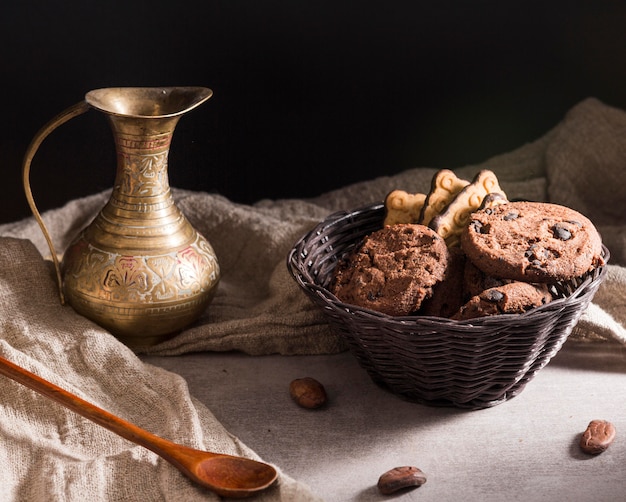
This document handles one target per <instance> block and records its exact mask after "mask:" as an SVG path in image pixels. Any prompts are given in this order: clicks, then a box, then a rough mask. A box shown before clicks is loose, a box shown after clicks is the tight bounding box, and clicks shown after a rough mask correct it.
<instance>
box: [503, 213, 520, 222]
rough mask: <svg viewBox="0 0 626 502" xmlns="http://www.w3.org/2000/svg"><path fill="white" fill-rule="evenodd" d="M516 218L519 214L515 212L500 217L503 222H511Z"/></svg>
mask: <svg viewBox="0 0 626 502" xmlns="http://www.w3.org/2000/svg"><path fill="white" fill-rule="evenodd" d="M517 218H519V213H518V212H517V211H511V212H508V213H506V214H505V215H504V216H503V217H502V219H503V220H504V221H512V220H516V219H517Z"/></svg>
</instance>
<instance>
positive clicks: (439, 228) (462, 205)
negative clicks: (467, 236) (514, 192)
mask: <svg viewBox="0 0 626 502" xmlns="http://www.w3.org/2000/svg"><path fill="white" fill-rule="evenodd" d="M494 193H497V194H498V195H497V196H496V195H493V196H492V197H491V198H487V200H486V201H485V198H486V197H488V196H489V194H494ZM504 201H506V195H505V193H504V191H503V190H502V188H500V185H499V183H498V178H497V177H496V175H495V174H494V173H493V172H492V171H489V170H488V169H483V170H482V171H480V172H479V173H478V174H477V175H476V176H475V177H474V179H473V180H472V182H471V183H469V184H468V185H467V186H465V187H464V188H463V189H462V190H461V191H460V192H459V193H457V194H456V196H455V197H454V199H453V200H452V201H451V202H450V203H449V204H448V205H447V206H446V207H445V208H444V209H443V210H442V211H440V212H439V214H437V215H435V216H434V217H433V218H432V220H431V221H430V223H429V226H430V228H432V229H433V230H434V231H435V232H437V233H438V234H439V235H441V236H442V237H443V238H444V239H445V241H446V242H447V243H448V246H457V245H459V240H460V235H461V233H462V232H463V229H464V228H465V227H466V226H467V223H468V222H469V219H470V216H471V214H472V213H473V212H474V211H476V210H478V209H479V208H480V207H481V206H482V205H487V206H489V207H491V206H495V205H498V204H499V203H501V202H504Z"/></svg>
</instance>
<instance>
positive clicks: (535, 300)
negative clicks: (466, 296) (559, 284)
mask: <svg viewBox="0 0 626 502" xmlns="http://www.w3.org/2000/svg"><path fill="white" fill-rule="evenodd" d="M550 301H552V295H551V294H550V291H549V290H548V287H547V286H546V285H545V284H530V283H528V282H520V281H514V282H509V283H507V284H503V285H502V286H496V287H494V288H490V289H486V290H485V291H482V292H481V293H479V294H478V295H476V296H474V297H472V298H471V299H470V300H469V301H468V302H467V303H466V304H465V305H463V306H462V307H461V308H460V309H459V311H458V312H457V313H456V314H454V315H453V316H452V319H457V320H463V319H474V318H476V317H485V316H490V315H497V314H521V313H523V312H526V311H527V310H530V309H532V308H534V307H539V306H540V305H544V304H546V303H548V302H550Z"/></svg>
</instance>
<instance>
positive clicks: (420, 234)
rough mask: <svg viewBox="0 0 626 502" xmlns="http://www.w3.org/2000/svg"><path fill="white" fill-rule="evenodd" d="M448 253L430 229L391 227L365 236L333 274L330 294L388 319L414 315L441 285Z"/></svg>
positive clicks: (402, 225)
mask: <svg viewBox="0 0 626 502" xmlns="http://www.w3.org/2000/svg"><path fill="white" fill-rule="evenodd" d="M448 260H449V251H448V247H447V246H446V243H445V242H444V240H443V239H442V238H441V237H440V236H439V235H437V234H436V233H435V232H434V231H433V230H431V229H430V228H428V227H426V226H424V225H416V224H398V225H390V226H386V227H384V228H382V229H381V230H378V231H376V232H373V233H371V234H370V235H368V236H366V237H365V239H364V240H363V243H362V244H361V245H360V246H359V247H358V248H357V249H355V250H354V251H353V252H352V253H351V254H350V255H349V256H348V257H347V258H346V259H345V260H344V261H343V262H342V263H340V264H339V265H338V266H337V267H336V269H335V275H334V280H333V284H332V285H331V292H332V293H333V294H334V295H335V296H336V297H337V298H339V300H341V301H342V302H345V303H351V304H353V305H357V306H359V307H363V308H367V309H371V310H375V311H378V312H382V313H385V314H388V315H392V316H404V315H409V314H412V313H414V312H415V311H417V310H419V308H420V306H421V305H422V302H423V301H424V300H426V299H427V298H430V296H432V292H433V287H434V286H435V285H436V284H437V283H439V282H440V281H442V280H443V278H444V277H445V273H446V269H447V266H448Z"/></svg>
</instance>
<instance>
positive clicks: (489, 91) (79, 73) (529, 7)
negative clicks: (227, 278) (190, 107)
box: [0, 0, 626, 222]
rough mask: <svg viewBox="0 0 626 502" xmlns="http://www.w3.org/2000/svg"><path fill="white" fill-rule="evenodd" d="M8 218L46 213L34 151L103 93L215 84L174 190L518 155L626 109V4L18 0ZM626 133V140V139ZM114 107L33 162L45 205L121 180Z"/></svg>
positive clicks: (7, 37)
mask: <svg viewBox="0 0 626 502" xmlns="http://www.w3.org/2000/svg"><path fill="white" fill-rule="evenodd" d="M0 9H1V16H0V58H1V59H0V71H1V76H2V83H1V86H2V87H1V90H2V100H3V102H2V115H1V116H2V124H1V127H2V134H1V136H0V140H1V144H0V169H1V173H2V189H1V192H0V199H1V202H0V222H7V221H13V220H16V219H19V218H22V217H25V216H28V215H30V211H29V209H28V206H27V204H26V201H25V198H24V195H23V190H22V182H21V161H22V157H23V155H24V152H25V149H26V147H27V145H28V143H29V141H30V140H31V138H32V137H33V135H34V134H35V133H36V131H37V130H38V129H39V128H40V127H41V126H43V125H44V124H45V123H46V122H47V121H48V120H50V119H51V118H52V117H53V116H54V115H56V114H57V113H59V112H61V111H62V110H63V109H65V108H66V107H67V106H70V105H72V104H74V103H76V102H77V101H80V100H81V99H82V98H83V96H84V94H85V93H86V92H87V91H89V90H91V89H95V88H99V87H108V86H161V85H202V86H207V87H210V88H211V89H213V91H214V96H213V98H211V100H209V102H208V103H207V104H204V105H203V106H201V107H200V108H198V109H196V110H194V111H193V112H191V113H190V114H188V115H185V116H184V117H183V118H182V119H181V121H180V123H179V125H178V127H177V129H176V133H175V134H174V142H173V144H172V148H171V152H170V182H171V185H172V186H175V187H181V188H189V189H194V190H202V191H208V192H219V193H221V194H223V195H225V196H227V197H229V198H230V199H232V200H234V201H237V202H242V203H253V202H255V201H257V200H259V199H262V198H283V197H309V196H315V195H318V194H320V193H322V192H324V191H326V190H329V189H334V188H339V187H341V186H343V185H346V184H348V183H352V182H356V181H360V180H364V179H371V178H374V177H376V176H380V175H389V174H394V173H397V172H399V171H401V170H404V169H407V168H410V167H415V166H421V167H449V168H455V167H461V166H463V165H468V164H474V163H478V162H482V161H484V160H486V159H488V158H489V157H491V156H493V155H496V154H499V153H504V152H506V151H510V150H513V149H515V148H517V147H519V146H522V145H523V144H524V143H527V142H529V141H533V140H535V139H537V138H539V137H541V136H542V135H543V134H545V133H546V132H547V131H548V130H549V129H551V128H552V127H554V126H555V125H556V124H557V123H558V122H559V121H560V120H561V119H562V118H563V115H564V114H565V113H566V112H567V110H569V109H570V108H571V107H572V106H574V105H575V104H576V103H578V102H580V101H581V100H583V99H585V98H587V97H591V96H593V97H596V98H598V99H600V100H602V101H603V102H605V103H607V104H609V105H613V106H616V107H619V108H626V36H625V33H626V2H624V1H623V0H613V1H611V0H594V1H586V2H576V1H564V0H557V1H548V0H542V1H540V2H539V1H528V0H526V1H502V0H499V1H487V0H483V1H468V0H437V1H436V2H435V1H430V2H424V1H419V0H411V1H394V0H386V1H378V2H375V1H371V0H361V1H352V2H345V1H338V0H335V1H305V0H283V1H280V0H269V1H264V0H224V1H213V0H203V1H196V0H179V1H178V2H171V1H168V2H165V1H163V0H152V1H150V2H131V1H125V2H121V1H101V2H95V1H84V0H64V1H63V2H51V1H43V0H42V1H38V2H34V1H28V0H22V1H19V2H18V1H16V0H14V1H13V2H11V3H9V2H3V5H2V7H0ZM625 141H626V138H625ZM113 148H114V147H113V141H112V136H111V133H110V130H109V126H108V124H107V122H106V120H105V118H104V116H103V115H101V114H100V113H98V112H95V111H91V112H90V113H88V114H86V115H82V116H80V117H78V118H76V119H74V120H73V121H71V122H70V123H68V124H66V125H64V126H62V127H61V129H59V130H57V131H56V132H55V133H53V134H52V135H51V136H50V137H48V139H47V140H46V141H45V142H44V144H43V145H42V147H41V149H40V151H39V152H38V153H37V155H36V157H35V159H34V162H33V166H32V183H31V184H32V187H33V191H34V194H35V198H36V200H37V201H38V203H39V206H40V209H42V210H45V209H49V208H52V207H58V206H61V205H62V204H64V203H65V202H67V201H68V200H70V199H71V198H75V197H80V196H84V195H88V194H90V193H94V192H97V191H100V190H103V189H105V188H110V187H111V186H112V183H113V176H114V169H115V154H114V150H113Z"/></svg>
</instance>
